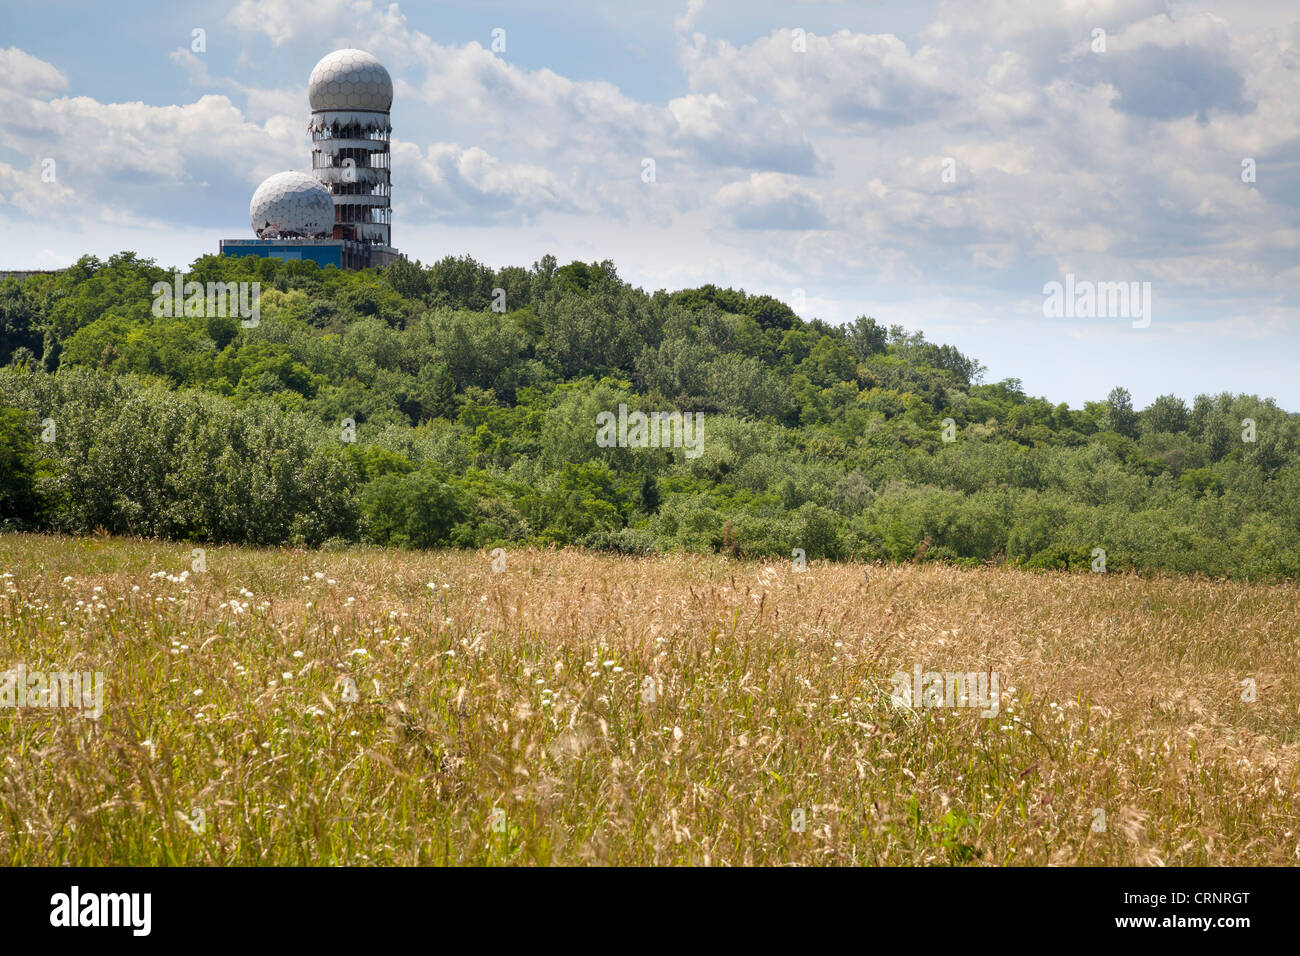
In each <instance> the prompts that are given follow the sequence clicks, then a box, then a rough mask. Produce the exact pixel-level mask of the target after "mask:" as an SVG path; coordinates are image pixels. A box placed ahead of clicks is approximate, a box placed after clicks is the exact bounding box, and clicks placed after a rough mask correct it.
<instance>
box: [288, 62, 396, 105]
mask: <svg viewBox="0 0 1300 956" xmlns="http://www.w3.org/2000/svg"><path fill="white" fill-rule="evenodd" d="M307 96H308V98H309V99H310V100H311V108H312V109H313V110H378V111H380V112H387V111H388V110H389V109H391V108H392V105H393V80H392V77H390V76H389V75H388V71H387V70H386V69H384V65H383V64H382V63H380V62H379V61H378V60H376V59H375V58H374V57H373V56H371V55H370V54H369V53H367V52H365V51H364V50H335V51H334V52H333V53H330V54H328V55H327V56H325V57H324V58H323V59H322V60H321V61H320V62H319V63H317V64H316V68H315V69H314V70H312V71H311V79H310V80H309V81H308V87H307Z"/></svg>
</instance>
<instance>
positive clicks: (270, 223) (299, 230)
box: [248, 172, 334, 239]
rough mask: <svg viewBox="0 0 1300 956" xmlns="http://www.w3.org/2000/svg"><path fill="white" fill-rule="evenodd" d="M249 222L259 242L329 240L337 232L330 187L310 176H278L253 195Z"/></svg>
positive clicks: (279, 174) (271, 177)
mask: <svg viewBox="0 0 1300 956" xmlns="http://www.w3.org/2000/svg"><path fill="white" fill-rule="evenodd" d="M248 219H249V222H250V223H251V224H252V226H253V233H254V234H255V235H256V236H257V238H259V239H267V238H271V237H275V236H302V237H306V238H321V237H326V238H328V236H329V235H330V233H331V232H332V231H333V229H334V197H333V195H331V193H330V191H329V187H328V186H326V185H325V184H324V183H322V182H320V181H319V180H318V179H316V178H315V177H312V176H308V175H307V174H306V173H298V172H284V173H276V174H275V175H274V176H268V177H267V178H266V180H265V181H264V182H263V183H262V185H260V186H258V187H257V191H256V192H255V193H253V201H252V202H250V203H249V204H248Z"/></svg>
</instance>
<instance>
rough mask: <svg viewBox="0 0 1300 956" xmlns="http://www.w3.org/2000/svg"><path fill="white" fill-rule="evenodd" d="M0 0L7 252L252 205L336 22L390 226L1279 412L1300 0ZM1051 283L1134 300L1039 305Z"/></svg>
mask: <svg viewBox="0 0 1300 956" xmlns="http://www.w3.org/2000/svg"><path fill="white" fill-rule="evenodd" d="M2 2H3V7H4V9H3V16H2V17H0V21H2V22H0V115H2V116H4V117H5V121H4V123H3V124H0V271H5V270H11V269H41V268H58V267H62V266H66V265H68V264H70V263H72V262H74V261H75V260H76V259H77V258H79V257H80V256H82V255H86V254H93V255H97V256H100V257H101V258H104V257H107V256H109V255H111V254H113V253H114V252H118V251H121V250H131V251H133V252H136V253H138V254H140V255H142V256H147V257H150V258H153V259H155V260H156V261H157V262H158V263H159V264H162V265H165V266H168V267H172V266H176V267H181V268H184V267H186V266H187V265H188V264H190V263H192V262H193V261H194V259H196V258H197V257H198V256H200V255H204V254H207V253H212V252H215V251H216V250H217V243H218V241H219V240H220V239H223V238H252V232H251V228H250V226H249V222H248V202H249V199H250V198H251V196H252V193H253V191H254V190H255V189H256V187H257V185H258V183H260V182H261V181H262V180H263V179H264V178H265V177H267V176H269V175H271V174H273V173H275V172H279V171H281V170H285V169H298V170H303V171H309V170H310V168H311V153H310V138H309V135H308V132H307V119H308V116H309V108H308V104H307V78H308V76H309V75H310V73H311V69H312V67H313V66H314V65H315V63H316V62H317V61H318V60H319V59H320V58H321V57H323V56H324V55H325V54H326V53H328V52H330V51H331V50H333V49H337V48H342V47H354V48H358V49H363V50H366V51H368V52H370V53H373V54H374V55H375V56H377V57H378V58H379V59H380V60H381V61H382V62H383V63H384V64H385V66H386V67H387V68H388V70H389V72H390V74H391V75H392V77H393V80H394V85H395V97H394V103H393V112H392V122H393V127H394V130H393V157H392V166H393V244H394V245H395V246H397V247H398V248H399V249H400V250H401V251H402V252H404V253H405V254H407V255H408V256H409V257H410V258H411V259H413V260H414V259H418V260H421V261H423V262H425V263H430V262H433V261H435V260H437V259H439V258H442V257H443V256H446V255H464V254H469V255H472V256H474V257H475V258H476V259H479V260H480V261H483V262H486V263H488V264H489V265H492V266H501V265H523V266H529V265H531V264H532V263H534V262H536V261H537V260H538V259H540V258H541V257H542V256H543V255H546V254H548V253H549V254H552V255H554V256H556V258H557V259H559V261H560V262H562V263H563V262H568V261H571V260H574V259H581V260H584V261H595V260H603V259H612V260H613V261H614V262H615V264H616V266H617V268H618V271H619V275H620V276H622V278H623V279H625V280H626V281H629V282H631V283H633V284H634V285H638V286H641V287H643V288H645V289H646V290H647V291H654V290H656V289H670V290H671V289H679V288H688V287H692V286H698V285H703V284H705V283H714V284H717V285H720V286H731V287H733V288H743V289H745V290H746V291H747V292H750V293H764V294H768V295H773V296H776V297H777V298H780V299H782V300H783V301H785V302H788V303H789V304H790V305H791V306H792V307H793V308H794V309H795V311H797V312H798V313H799V314H800V315H802V316H803V317H804V318H807V319H811V318H821V319H824V320H825V321H827V322H831V323H836V324H839V323H843V322H848V321H852V320H853V319H854V318H855V317H857V316H859V315H870V316H873V317H875V318H876V319H877V320H878V321H880V322H882V323H884V324H885V325H902V326H904V327H906V328H907V329H908V330H909V331H912V330H921V331H923V332H924V333H925V335H926V337H927V338H929V339H930V340H932V341H938V342H946V343H951V344H953V345H955V346H957V347H958V348H959V349H961V350H962V351H963V352H965V353H966V354H968V355H971V356H973V357H975V358H977V359H978V360H979V361H981V362H983V363H984V365H985V366H987V368H988V372H987V374H986V380H987V381H999V380H1002V379H1005V378H1008V377H1015V378H1018V379H1020V380H1021V381H1022V382H1023V384H1024V387H1025V390H1026V391H1028V392H1029V393H1030V394H1033V395H1040V396H1043V397H1045V398H1047V399H1049V400H1050V401H1052V402H1068V403H1069V404H1070V405H1072V406H1074V407H1079V406H1081V405H1082V403H1083V402H1084V401H1095V400H1101V399H1104V398H1105V396H1106V394H1107V393H1108V392H1109V391H1110V389H1111V388H1112V387H1114V386H1116V385H1120V386H1123V387H1125V388H1127V389H1128V390H1129V391H1130V392H1131V393H1132V395H1133V399H1134V402H1135V404H1136V405H1137V406H1138V407H1143V406H1145V405H1147V404H1149V403H1150V402H1151V400H1152V399H1154V398H1155V397H1156V396H1158V395H1161V394H1167V393H1173V394H1176V395H1179V396H1181V397H1183V398H1184V399H1186V400H1188V401H1189V402H1190V400H1191V399H1192V398H1193V397H1194V396H1195V395H1196V394H1198V393H1210V394H1216V393H1218V392H1223V391H1230V392H1236V393H1242V392H1244V393H1250V394H1257V395H1260V396H1263V397H1272V398H1274V399H1276V400H1277V402H1278V404H1280V405H1281V406H1282V407H1284V408H1286V409H1288V410H1290V411H1300V375H1298V374H1297V373H1296V369H1295V365H1296V360H1297V358H1300V4H1297V3H1296V2H1295V0H1234V2H1227V0H1219V2H1212V3H1210V2H1177V0H1061V2H1045V0H983V2H979V3H975V2H969V0H962V2H949V0H907V2H896V0H842V2H822V3H814V2H788V0H787V2H780V3H778V2H771V0H731V2H720V0H679V2H655V0H647V2H640V3H637V4H636V5H635V6H636V8H637V9H636V10H635V11H629V10H625V9H621V7H622V5H620V4H611V3H607V2H600V3H597V2H593V0H566V2H564V3H558V2H552V0H544V2H537V0H534V2H530V3H523V2H507V0H496V2H493V0H474V2H449V0H443V2H438V0H434V2H419V3H383V2H376V0H231V2H226V3H220V2H217V3H214V2H203V3H192V2H186V0H173V2H168V3H157V4H153V3H146V2H136V0H124V2H121V3H72V2H63V0H45V2H42V3H40V4H18V3H15V2H13V0H2ZM196 31H201V32H200V33H197V34H196ZM494 37H496V38H497V42H496V43H495V48H494ZM200 40H201V41H202V42H200ZM502 47H504V48H503V49H502ZM51 161H52V162H51ZM648 161H653V167H652V169H653V178H652V181H647V180H648V179H650V178H651V177H650V176H649V174H648V172H647V170H648V169H649V168H651V167H650V164H649V162H648ZM1067 276H1069V277H1072V278H1070V279H1069V280H1067ZM1067 281H1068V282H1069V283H1070V286H1071V288H1072V289H1075V290H1076V294H1078V292H1077V290H1087V291H1091V290H1092V289H1095V288H1096V287H1097V286H1098V285H1101V287H1102V288H1103V289H1106V288H1110V289H1111V291H1112V292H1113V291H1114V289H1116V288H1118V286H1110V285H1108V284H1114V283H1125V284H1126V285H1125V288H1126V289H1127V288H1136V290H1137V291H1141V290H1142V289H1144V288H1145V289H1149V295H1150V308H1149V310H1147V311H1146V312H1145V313H1142V314H1136V315H1135V314H1133V313H1132V312H1131V311H1130V312H1128V313H1125V312H1124V311H1123V310H1122V309H1121V308H1120V307H1119V306H1120V303H1119V300H1118V299H1117V298H1113V297H1110V296H1107V295H1103V296H1101V297H1100V301H1102V303H1103V305H1105V306H1107V307H1104V308H1101V309H1093V310H1091V312H1090V311H1089V310H1088V308H1087V305H1086V303H1084V302H1082V301H1077V302H1075V303H1074V304H1075V305H1076V306H1078V308H1067V309H1064V310H1063V312H1061V313H1055V314H1054V313H1053V311H1052V310H1051V309H1050V308H1048V307H1046V303H1048V302H1049V301H1050V298H1051V297H1050V296H1049V295H1048V294H1047V292H1045V290H1048V291H1050V290H1051V288H1052V287H1051V285H1050V284H1051V283H1060V284H1062V286H1064V285H1065V284H1066V283H1067ZM1131 283H1137V284H1138V285H1137V286H1136V287H1133V286H1131V285H1128V284H1131ZM1145 283H1149V286H1147V285H1144V284H1145ZM1102 284H1107V285H1102ZM1139 299H1140V297H1135V299H1134V301H1135V302H1136V301H1139Z"/></svg>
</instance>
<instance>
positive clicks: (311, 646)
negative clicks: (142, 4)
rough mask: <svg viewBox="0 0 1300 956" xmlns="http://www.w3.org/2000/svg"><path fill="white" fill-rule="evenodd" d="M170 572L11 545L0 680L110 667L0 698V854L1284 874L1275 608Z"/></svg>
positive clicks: (718, 577)
mask: <svg viewBox="0 0 1300 956" xmlns="http://www.w3.org/2000/svg"><path fill="white" fill-rule="evenodd" d="M190 561H191V557H190V547H189V546H187V545H177V544H165V543H154V542H140V541H125V540H111V539H72V538H58V537H36V536H26V535H5V536H0V572H4V573H5V575H6V576H5V577H4V578H3V579H2V581H3V590H4V592H5V593H4V595H3V597H2V598H0V612H2V613H3V625H2V626H0V647H2V648H3V654H0V670H3V669H5V668H11V667H15V666H16V665H17V664H19V663H23V664H25V665H26V666H27V668H28V669H29V670H35V669H43V670H46V671H52V670H60V669H62V670H73V669H77V670H91V671H102V672H104V674H105V678H106V689H105V712H104V715H103V717H102V718H101V719H99V720H98V721H92V720H88V719H82V718H79V717H77V716H75V715H74V714H73V713H72V712H71V711H70V710H41V709H32V708H28V709H7V710H0V747H2V748H3V750H2V752H0V753H2V757H0V820H2V821H3V825H2V826H0V863H4V864H46V865H49V864H79V865H99V864H133V865H149V864H258V863H266V864H365V863H383V864H450V863H470V864H503V863H509V864H538V863H542V864H581V863H596V864H797V865H817V864H867V865H878V864H949V863H966V864H980V863H983V864H1030V865H1041V864H1048V863H1052V864H1154V865H1160V864H1164V865H1188V864H1294V863H1295V862H1297V859H1300V852H1298V851H1297V843H1298V841H1297V828H1298V826H1300V821H1298V820H1297V801H1296V796H1295V794H1296V784H1297V760H1296V748H1297V744H1296V736H1297V728H1298V727H1300V685H1298V682H1297V675H1298V674H1300V668H1298V667H1297V648H1298V647H1300V598H1298V595H1297V590H1296V589H1295V587H1294V586H1292V585H1286V584H1283V585H1269V586H1266V585H1248V584H1240V583H1229V582H1217V581H1216V582H1210V581H1204V580H1193V579H1179V578H1158V579H1142V578H1138V577H1128V576H1116V575H1094V574H1076V575H1065V574H1045V575H1042V574H1031V573H1024V572H1017V571H1012V570H1006V569H988V570H979V571H966V570H956V569H952V568H948V567H943V566H899V567H873V568H871V569H870V580H869V581H866V580H864V573H863V572H864V569H863V568H862V567H861V566H853V565H826V564H819V563H816V562H813V563H811V564H810V565H809V567H808V570H807V571H806V572H804V573H797V572H795V571H794V570H793V569H791V568H790V567H789V564H788V563H785V564H779V565H772V566H770V568H769V567H765V566H763V565H758V564H753V563H737V562H733V561H729V560H726V559H723V558H720V557H695V556H680V557H670V558H657V559H630V558H615V557H609V556H599V555H588V554H583V553H577V552H542V551H529V552H525V551H519V552H511V553H510V554H509V555H508V558H507V567H506V569H505V571H503V572H501V573H493V572H492V570H491V559H490V558H489V556H488V555H486V554H483V553H478V554H475V553H469V552H440V553H432V554H416V553H391V552H383V551H377V550H355V551H347V552H331V553H322V552H303V551H287V550H286V551H274V550H251V549H241V548H227V547H222V548H209V549H208V550H207V555H206V561H207V571H206V573H201V574H200V573H192V574H191V575H189V576H188V578H187V579H186V580H184V581H179V580H168V579H167V578H166V577H158V576H155V577H150V575H151V574H153V573H156V572H164V573H166V574H168V575H171V576H172V577H173V578H176V577H178V576H179V575H180V573H181V572H182V571H184V570H186V569H188V568H189V566H190ZM65 578H71V580H66V581H65ZM429 582H433V583H434V584H435V585H436V587H435V588H433V589H431V588H430V587H429ZM444 585H445V586H444ZM241 589H242V590H244V591H246V592H251V593H252V596H251V597H249V596H247V594H245V595H244V596H241V594H240V592H241ZM232 602H236V603H235V604H232ZM1148 602H1149V605H1148ZM245 604H246V607H245ZM917 663H919V664H921V665H922V667H923V668H924V669H925V670H939V671H950V670H951V671H977V670H993V671H996V672H997V673H998V674H999V677H1000V690H1001V691H1002V705H1001V713H1000V714H999V715H998V716H997V717H995V718H985V717H982V716H980V715H979V713H978V712H977V711H976V710H971V709H921V710H912V709H910V708H905V707H897V706H894V705H893V704H892V703H891V700H890V694H891V690H892V685H891V683H890V676H891V675H892V674H893V673H894V672H895V671H898V670H902V671H906V672H909V673H910V672H911V670H912V667H913V665H914V664H917ZM647 676H651V677H653V678H654V683H653V688H654V693H653V697H654V700H653V701H647V700H646V699H645V698H647V697H649V696H650V694H649V692H648V689H647V688H646V685H644V683H643V682H644V680H645V678H646V677H647ZM346 677H350V678H351V679H353V680H354V681H355V684H356V687H357V689H358V691H359V700H357V701H355V702H345V701H344V700H342V696H343V694H342V690H343V688H344V687H346V683H345V681H343V680H342V679H343V678H346ZM1246 678H1251V679H1253V680H1254V681H1255V682H1256V685H1257V688H1258V697H1257V699H1256V700H1255V701H1253V702H1248V701H1245V700H1243V699H1242V697H1243V689H1242V681H1243V680H1244V679H1246ZM1099 809H1100V810H1102V811H1104V814H1105V818H1104V820H1105V824H1106V825H1105V828H1104V830H1100V831H1098V830H1094V825H1097V826H1099V825H1100V822H1101V817H1099V816H1098V815H1097V813H1096V811H1097V810H1099ZM199 810H202V811H203V815H204V825H202V826H199V825H196V824H195V823H194V822H193V821H195V820H196V819H198V814H197V811H199ZM797 811H802V813H803V816H804V818H805V819H806V827H805V828H803V829H802V830H801V829H800V828H799V827H797V826H795V825H792V824H793V821H795V820H797V816H798V814H797ZM1094 821H1096V822H1095V823H1094ZM196 831H198V832H196Z"/></svg>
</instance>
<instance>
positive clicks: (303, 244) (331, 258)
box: [221, 239, 350, 269]
mask: <svg viewBox="0 0 1300 956" xmlns="http://www.w3.org/2000/svg"><path fill="white" fill-rule="evenodd" d="M345 245H350V243H347V242H346V241H345V240H343V239H222V240H221V254H222V255H223V256H262V257H264V258H267V259H286V260H290V261H294V262H296V261H299V260H306V261H311V262H314V263H316V264H317V265H318V266H320V267H321V268H322V269H324V268H325V267H326V266H334V267H335V268H336V269H342V268H343V267H344V262H345V260H346V259H348V258H350V257H348V256H346V255H345V253H346V252H348V251H350V250H345V249H344V246H345Z"/></svg>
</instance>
